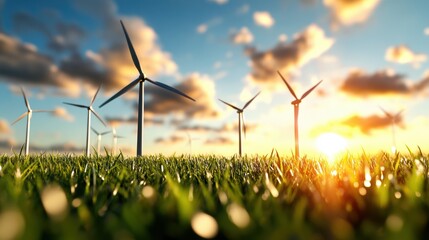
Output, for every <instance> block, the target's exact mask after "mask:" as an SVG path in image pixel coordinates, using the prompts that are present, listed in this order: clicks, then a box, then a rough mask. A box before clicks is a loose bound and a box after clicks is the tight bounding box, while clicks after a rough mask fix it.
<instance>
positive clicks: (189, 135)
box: [186, 131, 199, 156]
mask: <svg viewBox="0 0 429 240" xmlns="http://www.w3.org/2000/svg"><path fill="white" fill-rule="evenodd" d="M186 136H187V137H188V147H189V155H190V156H191V155H192V140H198V139H199V138H193V137H191V134H189V132H188V131H186Z"/></svg>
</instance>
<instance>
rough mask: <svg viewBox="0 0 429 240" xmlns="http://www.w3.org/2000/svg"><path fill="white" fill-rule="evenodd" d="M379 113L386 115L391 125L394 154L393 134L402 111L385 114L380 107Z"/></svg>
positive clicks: (394, 138) (394, 142)
mask: <svg viewBox="0 0 429 240" xmlns="http://www.w3.org/2000/svg"><path fill="white" fill-rule="evenodd" d="M380 109H381V111H383V112H384V114H385V115H386V117H387V118H389V119H390V121H391V123H390V125H391V127H392V152H396V134H395V125H396V121H397V120H398V119H399V117H400V116H401V114H402V112H403V111H404V110H401V111H399V112H397V113H396V114H392V113H390V112H387V111H386V110H384V109H383V108H382V107H380Z"/></svg>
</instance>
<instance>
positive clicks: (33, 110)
mask: <svg viewBox="0 0 429 240" xmlns="http://www.w3.org/2000/svg"><path fill="white" fill-rule="evenodd" d="M33 112H54V111H53V110H33Z"/></svg>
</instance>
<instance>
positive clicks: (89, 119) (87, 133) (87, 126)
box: [63, 84, 106, 157]
mask: <svg viewBox="0 0 429 240" xmlns="http://www.w3.org/2000/svg"><path fill="white" fill-rule="evenodd" d="M100 88H101V84H100V86H98V89H97V91H96V92H95V94H94V97H92V100H91V103H90V104H89V106H86V105H81V104H75V103H69V102H63V103H64V104H67V105H71V106H74V107H79V108H86V109H87V110H88V117H87V122H86V123H87V125H86V156H87V157H89V155H90V153H91V151H90V150H91V148H90V138H91V131H90V129H91V113H93V114H94V115H95V116H96V117H97V118H98V120H100V122H101V123H103V125H104V126H106V123H105V122H104V120H103V119H102V118H101V117H100V115H98V113H97V112H96V111H95V110H94V109H93V108H92V104H93V103H94V101H95V98H96V97H97V94H98V92H99V91H100Z"/></svg>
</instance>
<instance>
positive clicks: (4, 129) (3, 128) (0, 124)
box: [0, 119, 11, 134]
mask: <svg viewBox="0 0 429 240" xmlns="http://www.w3.org/2000/svg"><path fill="white" fill-rule="evenodd" d="M10 132H11V130H10V126H9V123H8V122H7V121H6V120H4V119H0V134H9V133H10Z"/></svg>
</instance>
